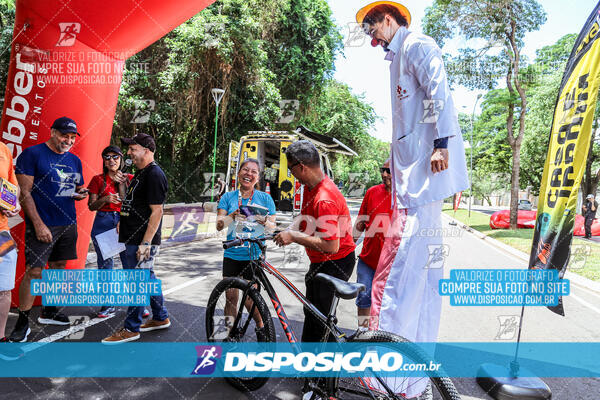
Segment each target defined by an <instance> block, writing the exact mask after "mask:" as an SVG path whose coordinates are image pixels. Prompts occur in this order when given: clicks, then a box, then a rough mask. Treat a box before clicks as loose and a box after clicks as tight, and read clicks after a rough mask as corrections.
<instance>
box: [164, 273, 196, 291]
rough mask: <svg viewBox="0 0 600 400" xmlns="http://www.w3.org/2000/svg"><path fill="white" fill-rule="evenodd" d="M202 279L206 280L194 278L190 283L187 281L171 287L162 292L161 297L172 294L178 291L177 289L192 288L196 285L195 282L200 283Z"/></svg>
mask: <svg viewBox="0 0 600 400" xmlns="http://www.w3.org/2000/svg"><path fill="white" fill-rule="evenodd" d="M204 279H206V276H199V277H198V278H194V279H192V280H191V281H187V282H185V283H182V284H181V285H177V286H173V287H172V288H170V289H167V290H165V291H164V292H163V296H168V295H170V294H171V293H174V292H176V291H178V290H179V289H183V288H186V287H188V286H192V285H194V284H196V283H197V282H200V281H202V280H204Z"/></svg>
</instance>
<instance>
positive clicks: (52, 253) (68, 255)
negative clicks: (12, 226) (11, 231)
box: [25, 221, 77, 268]
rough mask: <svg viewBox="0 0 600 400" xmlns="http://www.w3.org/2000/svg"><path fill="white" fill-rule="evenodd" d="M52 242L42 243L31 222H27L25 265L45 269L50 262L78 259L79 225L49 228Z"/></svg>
mask: <svg viewBox="0 0 600 400" xmlns="http://www.w3.org/2000/svg"><path fill="white" fill-rule="evenodd" d="M48 229H50V232H51V233H52V242H50V243H43V242H40V241H39V240H38V238H37V236H36V235H35V228H34V227H33V224H32V223H31V222H30V221H26V222H25V264H27V265H28V266H29V267H31V268H44V267H45V266H46V264H47V263H48V261H64V260H75V259H77V225H76V224H72V225H65V226H49V227H48Z"/></svg>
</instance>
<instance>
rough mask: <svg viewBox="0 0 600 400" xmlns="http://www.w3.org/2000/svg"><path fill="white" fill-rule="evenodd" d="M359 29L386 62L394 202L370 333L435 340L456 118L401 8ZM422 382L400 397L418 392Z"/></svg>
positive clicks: (365, 14) (456, 147)
mask: <svg viewBox="0 0 600 400" xmlns="http://www.w3.org/2000/svg"><path fill="white" fill-rule="evenodd" d="M356 20H357V22H358V23H360V24H363V29H364V30H365V32H366V33H367V34H368V35H369V36H371V38H372V41H371V44H372V45H373V46H378V45H381V46H382V47H383V48H384V50H385V51H386V52H387V54H386V57H385V59H386V60H389V61H391V64H390V85H391V97H392V125H393V136H392V144H391V153H392V154H391V156H392V168H391V169H392V182H393V201H394V203H395V206H394V211H393V215H392V221H391V224H390V229H389V230H388V234H387V235H386V239H385V244H384V247H383V250H382V253H381V257H380V259H379V264H378V266H377V270H376V272H375V276H374V278H373V286H372V301H371V303H372V304H371V320H370V328H371V329H381V330H385V331H389V332H393V333H396V334H398V335H401V336H403V337H405V338H406V339H408V340H411V341H414V342H435V341H436V340H437V335H438V327H439V320H440V312H441V297H440V295H439V293H438V282H439V280H440V279H441V278H442V277H443V261H442V262H432V255H434V254H440V249H441V248H442V246H443V240H442V236H443V229H442V222H441V212H442V204H443V200H444V199H445V198H446V197H449V196H452V195H453V194H454V193H457V192H460V191H462V190H465V189H467V188H468V187H469V182H468V177H467V169H466V163H465V151H464V145H463V140H462V135H461V131H460V127H459V125H458V117H457V114H456V110H455V108H454V102H453V101H452V97H451V95H450V88H449V85H448V81H447V78H446V71H445V68H444V63H443V60H442V54H441V50H440V48H439V47H438V46H437V45H436V43H435V42H434V40H433V39H431V38H430V37H428V36H425V35H422V34H419V33H416V32H412V31H409V30H408V26H409V25H410V20H411V16H410V13H409V11H408V10H407V9H406V7H404V6H403V5H401V4H399V3H396V2H391V1H377V2H374V3H371V4H369V5H367V6H365V7H363V8H361V9H360V10H359V11H358V13H357V14H356ZM426 385H427V380H426V379H418V378H416V379H415V380H414V382H412V383H410V384H409V385H408V387H407V388H406V391H405V392H404V393H405V395H406V396H407V397H409V398H411V397H416V396H419V395H420V394H422V393H423V392H424V391H425V389H426Z"/></svg>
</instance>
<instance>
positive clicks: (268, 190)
mask: <svg viewBox="0 0 600 400" xmlns="http://www.w3.org/2000/svg"><path fill="white" fill-rule="evenodd" d="M265 193H267V194H271V185H270V184H269V182H267V189H266V190H265Z"/></svg>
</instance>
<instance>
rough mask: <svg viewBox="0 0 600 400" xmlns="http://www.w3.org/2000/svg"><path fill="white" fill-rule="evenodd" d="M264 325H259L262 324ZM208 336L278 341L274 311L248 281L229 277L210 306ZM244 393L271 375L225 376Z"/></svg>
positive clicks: (213, 339) (215, 291)
mask: <svg viewBox="0 0 600 400" xmlns="http://www.w3.org/2000/svg"><path fill="white" fill-rule="evenodd" d="M261 323H262V324H263V325H264V326H263V327H262V328H258V325H259V324H261ZM205 326H206V338H207V339H208V341H209V342H275V341H276V338H275V326H274V325H273V320H272V319H271V313H270V312H269V308H268V307H267V304H266V303H265V301H264V299H263V298H262V296H261V295H260V292H259V291H258V290H257V289H255V288H253V287H251V286H250V285H249V284H248V281H246V280H243V279H240V278H225V279H223V280H222V281H221V282H219V283H218V284H217V286H215V288H214V289H213V291H212V293H211V294H210V297H209V299H208V305H207V307H206V320H205ZM225 380H227V382H228V383H230V384H231V385H232V386H234V387H236V388H237V389H239V390H241V391H243V392H250V391H253V390H257V389H259V388H260V387H261V386H263V385H264V384H265V383H267V381H268V380H269V378H268V377H258V378H253V377H236V378H225Z"/></svg>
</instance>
